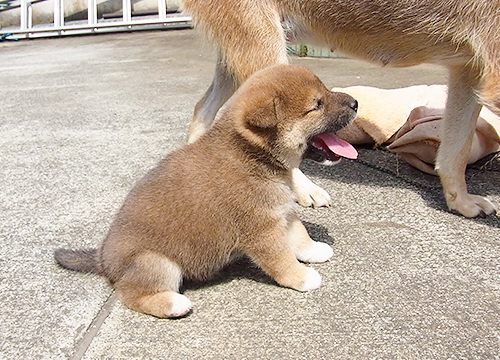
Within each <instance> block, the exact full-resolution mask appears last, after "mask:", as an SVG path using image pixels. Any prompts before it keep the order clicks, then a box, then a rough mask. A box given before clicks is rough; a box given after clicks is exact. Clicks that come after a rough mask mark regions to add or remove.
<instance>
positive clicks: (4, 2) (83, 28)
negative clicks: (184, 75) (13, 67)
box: [0, 0, 192, 40]
mask: <svg viewBox="0 0 500 360" xmlns="http://www.w3.org/2000/svg"><path fill="white" fill-rule="evenodd" d="M40 1H45V0H0V11H6V10H9V9H12V8H15V7H19V8H20V21H19V26H18V27H8V28H2V29H0V40H15V39H21V38H22V39H24V38H36V37H48V36H65V35H80V34H98V33H105V32H117V31H132V30H147V29H165V28H186V27H191V26H192V25H191V17H189V16H183V15H181V14H179V13H174V14H168V13H167V5H166V0H158V14H157V15H154V16H142V17H138V18H133V17H132V6H131V0H123V1H122V3H123V5H122V11H123V16H122V17H121V18H119V19H98V18H97V0H87V4H88V16H87V21H86V22H85V20H83V21H73V22H71V23H65V20H64V3H63V1H64V0H52V1H54V22H53V24H43V25H36V26H33V23H32V19H33V11H32V5H33V4H35V3H36V2H40Z"/></svg>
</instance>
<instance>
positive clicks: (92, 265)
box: [54, 249, 102, 275]
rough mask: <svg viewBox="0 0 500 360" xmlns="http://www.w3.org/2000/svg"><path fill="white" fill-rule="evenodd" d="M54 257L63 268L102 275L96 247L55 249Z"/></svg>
mask: <svg viewBox="0 0 500 360" xmlns="http://www.w3.org/2000/svg"><path fill="white" fill-rule="evenodd" d="M54 258H55V259H56V262H57V263H58V264H59V265H60V266H62V267H63V268H65V269H69V270H74V271H79V272H83V273H92V274H96V275H102V271H101V267H100V264H99V261H98V254H97V249H85V250H69V249H57V250H56V251H55V252H54Z"/></svg>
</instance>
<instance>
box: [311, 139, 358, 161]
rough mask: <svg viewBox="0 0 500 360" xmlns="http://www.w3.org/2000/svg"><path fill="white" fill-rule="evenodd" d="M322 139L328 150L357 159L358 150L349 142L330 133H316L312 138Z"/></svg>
mask: <svg viewBox="0 0 500 360" xmlns="http://www.w3.org/2000/svg"><path fill="white" fill-rule="evenodd" d="M318 139H319V140H320V141H322V142H323V143H324V144H325V145H326V146H327V147H328V149H330V151H332V152H334V153H335V154H337V155H338V156H343V157H345V158H348V159H357V158H358V152H357V151H356V149H355V148H354V146H352V145H351V144H349V143H348V142H347V141H345V140H342V139H341V138H339V137H338V136H336V135H335V134H332V133H324V134H320V135H316V136H315V137H314V138H313V141H316V140H318Z"/></svg>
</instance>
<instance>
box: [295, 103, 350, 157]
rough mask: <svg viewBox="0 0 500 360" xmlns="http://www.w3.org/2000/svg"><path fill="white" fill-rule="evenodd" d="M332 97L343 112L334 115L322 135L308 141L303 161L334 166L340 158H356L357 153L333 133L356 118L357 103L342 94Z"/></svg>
mask: <svg viewBox="0 0 500 360" xmlns="http://www.w3.org/2000/svg"><path fill="white" fill-rule="evenodd" d="M332 96H333V97H335V98H336V99H335V100H336V102H337V103H340V107H341V108H343V109H344V110H341V111H339V112H338V113H337V114H336V118H335V119H334V120H332V121H331V122H330V124H329V125H328V126H327V128H326V131H325V132H324V133H321V134H318V135H316V136H314V137H312V138H311V139H310V141H309V142H308V147H307V150H306V152H305V153H304V156H303V157H304V158H305V159H311V160H314V161H316V162H319V163H321V164H323V165H335V164H337V163H338V162H339V161H340V159H341V158H342V157H346V158H348V159H356V158H357V157H358V152H357V151H356V149H355V148H354V147H353V146H352V145H351V144H349V143H348V142H347V141H345V140H342V139H340V138H339V137H338V136H336V135H335V132H337V131H338V130H340V129H342V128H343V127H345V126H346V125H348V124H349V123H350V122H351V121H352V120H353V119H354V118H355V117H356V113H357V111H358V101H357V100H356V99H354V98H353V97H351V96H350V95H347V94H344V93H332Z"/></svg>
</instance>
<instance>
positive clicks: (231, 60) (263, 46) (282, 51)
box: [184, 0, 331, 207]
mask: <svg viewBox="0 0 500 360" xmlns="http://www.w3.org/2000/svg"><path fill="white" fill-rule="evenodd" d="M184 5H185V8H186V10H187V11H188V13H190V14H191V15H192V16H193V18H194V19H195V22H196V24H197V26H198V27H199V28H200V29H201V30H203V31H204V32H206V33H207V34H209V38H212V39H214V41H215V43H216V45H217V46H218V49H219V55H220V56H219V58H218V61H217V67H216V71H215V77H214V79H213V81H212V84H211V86H210V88H209V89H208V90H207V92H206V93H205V95H204V96H203V98H202V99H201V100H200V101H199V102H198V104H197V105H196V108H195V114H194V117H193V121H192V123H191V127H190V134H189V142H193V141H195V140H196V139H197V138H199V137H200V136H201V135H202V134H203V133H204V131H205V130H206V129H207V128H208V127H209V126H210V124H211V123H212V121H213V120H214V118H215V116H216V114H217V111H218V110H219V108H220V107H221V106H222V105H223V104H224V103H225V102H226V100H227V99H228V98H229V97H230V96H231V95H232V94H233V92H234V91H235V90H236V89H237V88H238V86H239V85H240V84H241V83H242V82H243V81H244V80H245V79H247V78H248V77H249V76H250V75H252V74H253V73H254V72H255V71H257V70H260V69H263V68H265V67H267V66H270V65H274V64H279V63H281V64H286V63H288V57H287V53H286V42H285V34H284V31H283V28H282V26H281V22H280V14H279V13H278V11H277V9H274V8H272V7H271V6H270V7H260V6H255V2H254V1H253V0H239V1H212V2H210V4H209V5H207V4H206V3H205V2H201V1H195V0H190V1H185V2H184ZM207 7H208V8H207ZM293 186H294V189H295V191H296V193H297V199H298V202H299V204H301V205H303V206H318V207H319V206H328V205H329V204H330V201H331V200H330V196H329V195H328V193H327V192H326V191H325V190H323V189H322V188H320V187H319V186H317V185H315V184H313V183H312V182H311V180H309V179H308V178H307V177H306V176H305V175H304V174H303V173H302V172H301V171H300V170H299V169H298V168H297V169H294V170H293Z"/></svg>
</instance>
